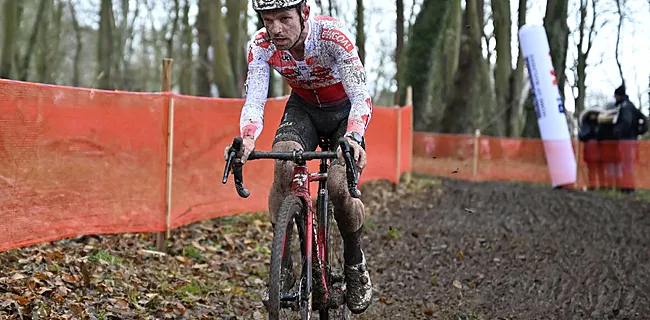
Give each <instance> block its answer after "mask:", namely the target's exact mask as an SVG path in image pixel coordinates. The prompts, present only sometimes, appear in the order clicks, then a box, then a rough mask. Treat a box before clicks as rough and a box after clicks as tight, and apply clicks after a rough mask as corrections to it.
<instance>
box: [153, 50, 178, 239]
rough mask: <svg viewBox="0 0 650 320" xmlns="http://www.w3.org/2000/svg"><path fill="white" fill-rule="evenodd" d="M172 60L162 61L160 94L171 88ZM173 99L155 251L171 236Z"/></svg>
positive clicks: (170, 101) (170, 100) (168, 121)
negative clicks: (162, 207)
mask: <svg viewBox="0 0 650 320" xmlns="http://www.w3.org/2000/svg"><path fill="white" fill-rule="evenodd" d="M173 62H174V60H172V59H169V58H165V59H163V61H162V87H161V92H170V91H171V86H172V66H173ZM173 142H174V98H173V97H169V109H168V118H167V161H166V162H167V169H166V188H165V189H166V190H165V191H166V192H165V232H158V234H157V237H156V249H158V251H161V252H165V251H166V248H167V246H166V242H167V239H168V238H169V237H170V235H171V198H172V194H171V193H172V159H173V146H174V143H173Z"/></svg>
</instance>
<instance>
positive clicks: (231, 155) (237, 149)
mask: <svg viewBox="0 0 650 320" xmlns="http://www.w3.org/2000/svg"><path fill="white" fill-rule="evenodd" d="M243 141H244V139H242V137H235V139H234V140H233V141H232V145H231V147H230V150H229V151H228V159H226V168H225V169H224V173H223V179H222V180H221V183H223V184H225V183H226V182H227V181H228V174H229V173H230V170H231V169H232V174H233V175H234V176H235V189H236V190H237V194H238V195H239V196H240V197H242V198H248V196H249V195H250V192H249V191H248V190H247V189H246V188H245V187H244V174H243V170H242V166H243V165H244V164H243V163H242V162H241V159H240V158H236V157H237V155H238V154H240V153H241V151H242V145H243Z"/></svg>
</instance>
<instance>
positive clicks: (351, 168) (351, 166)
mask: <svg viewBox="0 0 650 320" xmlns="http://www.w3.org/2000/svg"><path fill="white" fill-rule="evenodd" d="M339 146H340V147H341V152H342V153H343V159H345V173H346V176H347V180H348V191H349V192H350V196H352V197H353V198H359V197H361V191H359V189H357V184H358V181H357V179H358V173H357V166H356V164H355V163H353V162H354V161H353V160H352V159H354V155H353V153H354V150H352V149H351V148H350V143H349V142H348V139H347V138H345V137H343V138H341V139H340V140H339Z"/></svg>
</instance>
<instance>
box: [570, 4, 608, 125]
mask: <svg viewBox="0 0 650 320" xmlns="http://www.w3.org/2000/svg"><path fill="white" fill-rule="evenodd" d="M590 1H591V22H590V23H589V24H588V23H587V17H588V9H589V2H590ZM597 4H598V0H580V8H579V13H580V18H579V27H578V28H579V29H578V35H579V40H578V44H577V49H578V50H577V52H578V57H577V59H576V62H575V72H574V76H575V87H576V88H577V91H578V92H577V96H576V97H575V108H576V111H575V113H574V114H575V115H579V114H580V113H581V112H582V110H584V108H585V97H586V95H587V86H586V77H587V72H586V70H587V59H588V58H589V53H590V52H591V48H592V46H593V43H594V39H595V37H596V34H597V32H598V31H597V29H598V28H597V27H596V18H597V16H598V14H597V12H596V7H597ZM601 27H602V26H601Z"/></svg>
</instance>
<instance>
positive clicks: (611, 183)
mask: <svg viewBox="0 0 650 320" xmlns="http://www.w3.org/2000/svg"><path fill="white" fill-rule="evenodd" d="M618 109H619V108H618V106H616V103H615V102H611V103H608V104H606V105H605V106H603V107H602V108H601V112H600V113H599V114H598V135H597V136H598V138H597V139H598V150H599V152H600V161H601V163H600V164H601V170H602V174H601V177H602V178H603V179H602V180H600V187H601V189H616V188H617V181H618V180H620V179H617V177H618V176H620V165H619V161H620V156H619V152H618V141H617V139H616V136H615V135H614V123H613V122H614V121H616V116H617V115H618Z"/></svg>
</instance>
